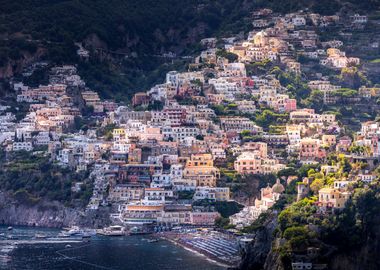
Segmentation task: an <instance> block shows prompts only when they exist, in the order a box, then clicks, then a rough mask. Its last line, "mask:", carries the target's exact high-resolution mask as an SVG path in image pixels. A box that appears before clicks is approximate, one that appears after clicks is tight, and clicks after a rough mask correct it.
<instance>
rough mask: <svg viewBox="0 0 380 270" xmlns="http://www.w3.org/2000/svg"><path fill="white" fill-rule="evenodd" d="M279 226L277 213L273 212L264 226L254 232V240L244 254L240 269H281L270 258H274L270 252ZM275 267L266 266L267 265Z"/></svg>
mask: <svg viewBox="0 0 380 270" xmlns="http://www.w3.org/2000/svg"><path fill="white" fill-rule="evenodd" d="M276 227H277V215H275V214H271V215H270V216H269V217H268V219H267V220H266V222H265V223H264V226H262V227H261V228H259V229H258V230H257V231H256V232H255V234H254V240H253V241H252V242H251V244H250V245H249V246H248V248H247V250H246V252H244V253H243V254H242V262H241V264H240V266H239V269H241V270H243V269H252V270H256V269H281V268H277V266H276V265H275V264H273V263H272V262H271V261H268V259H272V258H271V257H270V256H268V254H269V253H270V252H271V250H272V243H273V241H274V233H275V229H276ZM267 266H268V267H269V266H270V267H274V268H265V267H267Z"/></svg>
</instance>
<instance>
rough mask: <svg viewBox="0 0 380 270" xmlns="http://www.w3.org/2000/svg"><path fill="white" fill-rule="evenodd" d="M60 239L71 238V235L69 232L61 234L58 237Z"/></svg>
mask: <svg viewBox="0 0 380 270" xmlns="http://www.w3.org/2000/svg"><path fill="white" fill-rule="evenodd" d="M57 237H58V238H67V237H70V234H68V233H67V232H60V233H59V234H58V235H57Z"/></svg>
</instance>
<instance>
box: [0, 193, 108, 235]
mask: <svg viewBox="0 0 380 270" xmlns="http://www.w3.org/2000/svg"><path fill="white" fill-rule="evenodd" d="M0 202H1V203H0V224H7V225H25V226H39V227H54V228H61V227H68V226H73V225H81V226H85V227H92V228H99V227H103V226H106V225H108V224H109V223H110V221H109V217H108V211H107V209H103V210H100V211H96V212H95V211H94V212H84V211H83V210H82V209H75V208H68V207H65V206H64V205H62V204H60V203H58V202H46V201H42V202H38V203H36V204H34V205H25V204H20V203H19V202H17V201H16V200H14V199H13V198H12V197H11V196H9V195H8V194H6V193H0Z"/></svg>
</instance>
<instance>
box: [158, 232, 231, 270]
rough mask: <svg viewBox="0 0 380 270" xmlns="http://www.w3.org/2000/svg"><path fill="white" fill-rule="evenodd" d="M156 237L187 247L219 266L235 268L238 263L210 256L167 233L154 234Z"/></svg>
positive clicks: (186, 248)
mask: <svg viewBox="0 0 380 270" xmlns="http://www.w3.org/2000/svg"><path fill="white" fill-rule="evenodd" d="M154 236H155V237H158V238H160V239H162V240H165V241H169V242H171V243H172V244H174V245H177V246H180V247H181V248H183V249H185V250H188V251H190V252H192V253H194V254H196V255H198V256H201V257H204V258H205V259H206V260H208V261H210V262H212V263H214V264H216V265H219V266H222V267H225V268H226V269H234V268H236V267H237V265H231V264H228V263H227V262H226V261H224V260H220V259H219V260H218V259H217V258H215V257H213V256H210V255H209V254H207V253H206V252H201V251H198V250H196V249H194V248H192V247H189V246H187V245H184V244H183V243H181V242H180V241H176V240H174V239H172V238H170V237H167V236H165V235H159V234H154Z"/></svg>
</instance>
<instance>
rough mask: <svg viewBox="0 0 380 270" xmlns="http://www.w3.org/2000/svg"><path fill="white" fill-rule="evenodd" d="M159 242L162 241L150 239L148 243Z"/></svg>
mask: <svg viewBox="0 0 380 270" xmlns="http://www.w3.org/2000/svg"><path fill="white" fill-rule="evenodd" d="M158 241H160V239H157V238H156V239H149V240H148V243H156V242H158Z"/></svg>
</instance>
